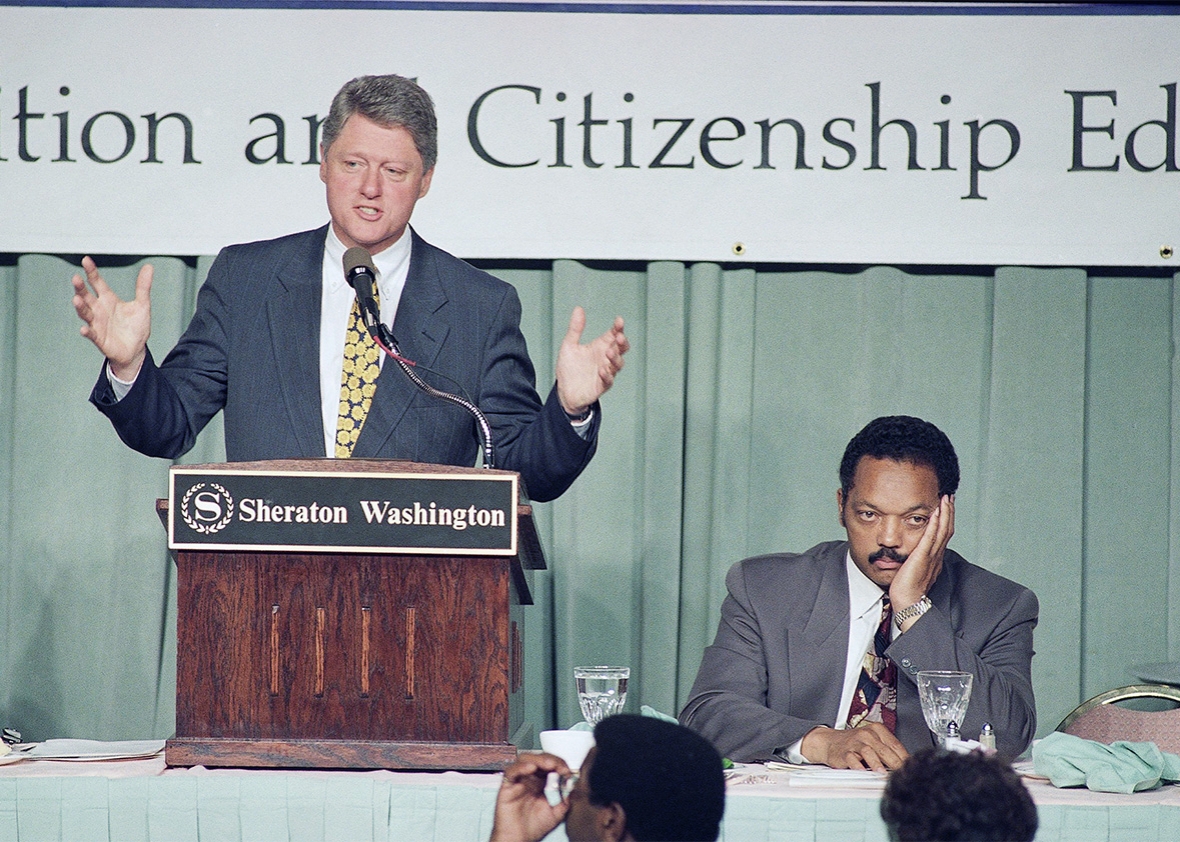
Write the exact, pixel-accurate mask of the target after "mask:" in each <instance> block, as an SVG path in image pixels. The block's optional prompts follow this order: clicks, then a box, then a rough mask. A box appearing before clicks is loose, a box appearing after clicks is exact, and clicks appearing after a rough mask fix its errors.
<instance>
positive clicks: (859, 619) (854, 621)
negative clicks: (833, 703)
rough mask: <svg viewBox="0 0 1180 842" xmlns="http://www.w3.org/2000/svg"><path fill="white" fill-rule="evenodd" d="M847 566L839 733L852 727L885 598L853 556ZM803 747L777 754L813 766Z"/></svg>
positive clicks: (891, 630)
mask: <svg viewBox="0 0 1180 842" xmlns="http://www.w3.org/2000/svg"><path fill="white" fill-rule="evenodd" d="M844 564H845V567H846V568H847V570H848V658H847V661H846V662H845V664H844V692H843V693H841V695H840V707H839V709H838V710H837V711H836V721H835V722H833V723H832V727H833V728H837V729H843V728H844V727H845V726H847V724H848V711H849V709H850V708H851V707H852V697H853V696H854V695H855V694H856V685H857V684H858V683H859V682H860V670H861V667H862V666H863V664H864V657H865V653H866V652H868V651H869V647H870V646H872V645H873V638H874V636H875V635H876V634H877V627H878V626H880V625H881V600H882V598H884V596H885V592H884V591H882V590H881V586H880V585H878V584H876V583H875V582H873V581H872V580H871V579H870V578H869V577H868V576H866V575H865V574H864V573H862V572H861V571H860V568H859V567H857V566H856V564H855V563H854V562H853V561H852V553H851V552H849V553H848V554H846V555H845V557H844ZM895 632H896V626H894V624H893V623H890V624H889V639H890V640H892V639H893V635H894V633H895ZM802 744H803V740H798V741H796V742H795V743H793V744H792V745H790V746H788V747H787V748H786V749H780V750H779V751H778V752H777V753H778V755H779V756H780V757H784V758H786V759H787V760H788V761H790V762H791V763H810V762H811V761H809V760H808V759H807V758H805V757H804V756H803V754H802V753H801V752H800V751H799V747H800V746H801V745H802Z"/></svg>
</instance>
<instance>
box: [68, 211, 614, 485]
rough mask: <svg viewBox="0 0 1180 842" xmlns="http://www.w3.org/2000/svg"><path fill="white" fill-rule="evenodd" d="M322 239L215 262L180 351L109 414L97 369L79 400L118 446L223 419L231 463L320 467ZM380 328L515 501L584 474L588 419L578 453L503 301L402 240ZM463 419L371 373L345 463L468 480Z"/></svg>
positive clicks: (471, 454)
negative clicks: (507, 474) (390, 311)
mask: <svg viewBox="0 0 1180 842" xmlns="http://www.w3.org/2000/svg"><path fill="white" fill-rule="evenodd" d="M326 236H327V227H326V226H325V227H323V228H319V229H316V230H314V231H305V232H303V233H300V234H292V235H290V236H287V237H281V238H279V239H277V240H268V241H265V242H257V243H248V244H245V245H236V246H230V247H228V248H226V249H223V250H222V252H221V253H220V254H219V255H218V256H217V259H216V260H215V261H214V263H213V266H212V267H211V268H210V270H209V276H208V278H207V279H206V281H205V283H204V285H203V286H202V287H201V291H200V293H199V295H198V297H197V309H196V313H195V315H194V316H193V319H192V322H191V323H190V324H189V327H188V329H187V330H186V331H185V333H184V335H183V336H182V337H181V339H180V342H179V343H177V345H176V347H175V348H174V349H173V350H172V351H171V353H169V354H168V356H167V358H166V359H165V360H164V362H163V363H161V364H160V365H159V366H158V367H157V366H156V364H155V363H154V361H153V359H152V357H151V355H150V353H149V356H148V360H147V362H146V363H145V364H144V367H143V369H142V370H141V372H140V374H139V376H138V378H137V379H136V381H135V385H134V386H133V387H132V389H131V391H130V392H129V393H128V394H127V395H126V396H125V397H124V398H123V400H121V401H118V402H116V401H115V400H114V394H113V392H112V390H111V388H110V384H109V383H108V381H107V377H106V373H105V370H104V372H103V373H102V374H100V376H99V379H98V383H97V384H96V385H95V388H94V391H93V393H92V395H91V401H93V402H94V404H95V405H96V406H97V407H98V408H99V409H100V410H101V411H102V412H103V413H104V414H106V415H107V417H108V418H110V420H111V423H112V424H113V425H114V427H115V429H116V430H117V431H118V433H119V437H120V438H122V439H123V441H124V442H126V443H127V444H128V445H129V446H130V447H132V448H134V449H135V450H138V451H140V452H141V453H145V454H147V455H148V456H161V457H164V458H175V457H177V456H180V455H181V454H183V453H185V452H187V451H188V450H189V449H190V448H191V447H192V446H193V443H194V441H195V440H196V437H197V434H198V433H199V432H200V431H201V430H202V429H203V428H204V426H205V424H206V423H207V422H208V421H209V419H210V418H212V417H213V416H214V415H215V414H216V413H217V412H218V411H220V410H224V412H225V447H226V457H227V458H228V459H229V460H230V461H231V462H240V461H254V460H260V459H281V458H288V457H317V456H324V455H325V453H324V433H323V421H322V420H321V414H320V405H321V404H320V374H319V355H320V340H319V336H320V290H321V286H322V283H323V279H322V274H323V271H322V265H323V250H324V241H325V237H326ZM412 236H413V238H414V239H413V250H412V253H411V258H410V268H409V274H408V276H407V278H406V285H405V289H404V291H403V293H402V297H401V301H400V303H399V305H398V309H397V317H396V319H395V321H394V325H393V333H394V336H395V337H396V339H397V341H398V343H399V345H400V347H401V351H402V354H403V356H405V357H406V358H408V359H410V360H413V361H415V362H417V363H418V364H419V367H418V369H417V370H418V372H419V374H421V375H422V377H423V378H424V379H426V380H427V381H428V382H431V383H432V385H434V386H436V387H437V388H439V389H442V390H443V391H448V392H455V391H457V390H456V388H455V386H454V384H452V383H449V382H448V381H446V380H442V379H439V378H434V377H432V376H431V375H430V374H429V373H427V372H425V371H423V369H424V368H429V369H433V370H435V371H438V372H441V373H443V374H445V375H446V376H447V377H449V378H453V379H454V380H455V381H457V382H458V383H459V384H460V385H461V386H462V388H463V389H464V390H465V391H466V393H467V395H468V396H470V398H471V399H472V400H473V401H474V403H475V404H476V405H477V406H479V407H480V408H481V409H482V410H483V411H484V413H485V414H486V415H487V416H488V421H489V423H490V425H491V427H492V436H493V441H494V443H495V446H496V467H497V468H505V469H508V470H514V471H519V472H520V473H521V474H522V476H523V478H524V481H525V485H526V487H527V490H528V493H529V496H530V497H531V498H532V499H534V500H539V501H544V500H551V499H553V498H554V497H557V496H558V495H559V494H561V493H562V492H564V491H565V490H566V489H567V488H568V487H569V485H570V483H572V482H573V481H574V479H575V478H576V477H577V476H578V474H579V473H581V471H582V469H583V468H584V467H585V466H586V465H587V464H588V463H589V461H590V458H591V456H593V454H594V449H595V445H596V441H597V425H598V419H599V418H600V417H601V410H600V408H599V407H597V406H596V408H595V409H596V411H595V413H594V414H595V419H596V420H595V421H594V422H592V423H593V424H594V428H593V429H592V430H591V431H590V435H589V436H588V438H587V439H586V440H583V439H582V438H581V437H580V436H578V434H577V433H576V432H575V431H574V430H573V428H572V427H571V425H570V423H569V420H568V419H567V418H566V416H565V413H564V412H563V411H562V408H561V404H560V402H559V401H558V400H557V396H556V390H553V391H552V392H551V393H550V395H549V399H548V400H547V401H546V402H545V404H542V403H541V400H540V398H539V397H538V395H537V392H536V386H535V374H534V371H533V365H532V362H531V361H530V360H529V356H528V350H527V348H526V347H525V340H524V336H523V335H522V334H521V332H520V314H521V307H520V299H519V297H518V296H517V294H516V290H515V289H514V288H513V287H512V286H511V285H509V284H507V283H504V282H503V281H500V280H498V279H496V278H493V277H492V276H491V275H489V274H487V273H486V272H481V271H479V270H478V269H475V268H474V267H472V266H470V265H468V264H467V263H464V262H463V261H461V260H459V259H458V258H455V257H453V256H451V255H449V254H447V253H446V252H444V251H442V250H440V249H437V248H435V247H434V246H431V245H429V244H428V243H426V242H425V241H424V240H422V239H421V238H420V237H418V235H417V234H412ZM477 436H478V434H477V431H476V427H475V424H474V423H473V421H472V419H471V416H470V415H468V414H467V413H466V412H465V411H464V410H463V409H462V408H460V407H457V406H454V405H453V404H451V403H449V402H447V401H443V400H440V399H438V398H433V397H430V396H429V395H426V394H423V393H422V392H419V391H418V390H417V389H415V388H414V386H413V385H412V384H411V383H410V382H409V381H408V380H407V378H406V377H405V374H404V373H403V372H402V371H400V370H399V369H398V367H397V366H395V365H392V364H387V365H385V366H383V367H382V371H381V376H380V378H379V379H378V381H377V391H376V393H375V395H374V396H373V402H372V405H371V408H370V410H369V416H368V418H367V419H366V421H365V426H364V429H363V430H362V432H361V436H360V439H359V440H358V441H357V444H356V448H355V451H354V454H353V455H354V456H356V457H358V458H360V457H371V458H383V459H408V460H414V461H418V462H433V463H440V464H455V465H472V464H474V462H475V458H476V455H477V453H478V451H479V440H478V437H477Z"/></svg>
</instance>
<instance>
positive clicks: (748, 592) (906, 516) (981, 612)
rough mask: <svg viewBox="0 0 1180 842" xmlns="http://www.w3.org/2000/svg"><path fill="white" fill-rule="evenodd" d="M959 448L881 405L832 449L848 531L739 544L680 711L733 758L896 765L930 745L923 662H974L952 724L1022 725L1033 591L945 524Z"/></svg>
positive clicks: (1001, 739)
mask: <svg viewBox="0 0 1180 842" xmlns="http://www.w3.org/2000/svg"><path fill="white" fill-rule="evenodd" d="M958 485H959V462H958V458H957V457H956V456H955V451H954V448H953V447H952V445H951V443H950V440H949V439H947V437H946V435H945V434H944V433H943V432H942V431H941V430H939V429H938V428H937V427H935V426H934V425H933V424H930V423H929V422H926V421H923V420H921V419H918V418H911V417H908V416H891V417H886V418H878V419H876V420H875V421H872V422H870V423H869V424H868V425H867V426H866V427H865V428H864V429H863V430H861V431H860V432H859V433H857V435H856V436H855V437H853V439H852V441H850V442H849V443H848V447H847V449H846V450H845V451H844V458H843V460H842V461H841V463H840V489H839V491H837V492H836V504H837V507H838V512H839V517H840V524H841V525H842V526H843V527H844V529H845V531H846V532H847V535H848V539H847V540H846V541H832V542H828V543H824V544H819V545H817V546H815V547H812V548H811V549H810V550H808V551H807V552H805V553H800V554H794V553H782V554H775V555H766V556H759V557H756V558H748V559H746V560H744V561H741V562H738V563H737V564H735V565H734V566H733V567H732V568H731V569H730V571H729V574H728V576H727V578H726V585H727V586H728V589H729V595H728V596H727V597H726V599H725V602H724V604H723V605H722V607H721V622H720V625H719V626H718V629H717V636H716V638H715V639H714V641H713V645H712V646H710V647H708V648H707V649H706V650H705V654H704V657H703V659H702V661H701V667H700V671H699V672H698V673H697V678H696V683H695V684H694V685H693V688H692V692H691V694H690V696H689V699H688V703H687V704H686V705H685V706H684V710H683V711H681V713H680V721H681V722H682V723H683V724H685V725H687V726H688V727H690V728H693V729H694V730H696V731H698V732H700V733H701V734H703V735H704V736H705V737H708V738H709V739H710V740H712V741H713V744H714V745H716V746H717V748H718V750H719V751H720V752H721V753H722V754H724V755H726V756H728V757H730V758H732V759H734V760H738V761H759V760H768V759H771V758H780V759H785V760H789V761H792V762H798V763H803V762H809V763H821V764H827V765H828V766H833V767H836V768H841V769H845V768H846V769H874V770H878V771H881V770H885V769H897V768H899V767H900V766H901V764H902V763H903V762H904V761H905V759H906V757H907V756H909V754H910V753H911V752H916V751H918V750H920V749H922V748H928V747H930V746H931V745H932V739H933V736H932V734H931V733H930V731H929V730H928V729H927V727H926V722H925V720H924V719H923V717H922V709H921V705H920V703H919V701H918V688H917V684H916V678H915V677H916V675H917V673H918V672H919V671H920V670H959V671H964V672H969V673H971V674H972V675H973V676H974V678H973V687H972V691H971V701H970V705H969V706H968V708H967V713H966V715H965V717H964V719H963V722H960V723H958V724H959V726H960V734H961V736H962V738H964V739H967V738H971V739H974V738H976V737H978V735H979V733H980V730H981V729H982V727H983V725H984V724H985V723H989V724H990V725H991V726H992V728H993V729H994V731H995V735H996V746H997V748H998V750H999V751H1000V752H1001V753H1003V754H1006V755H1009V756H1012V757H1015V756H1016V755H1018V754H1020V753H1021V752H1023V751H1024V749H1025V748H1027V747H1028V745H1029V743H1030V742H1031V741H1032V738H1033V732H1034V731H1035V729H1036V707H1035V704H1034V701H1033V690H1032V677H1031V667H1032V656H1033V628H1034V627H1035V626H1036V623H1037V610H1038V606H1037V598H1036V596H1035V595H1034V594H1033V593H1032V591H1030V590H1028V589H1027V588H1025V587H1022V586H1021V585H1018V584H1016V583H1015V582H1012V581H1009V580H1008V579H1004V578H1002V577H1000V576H997V575H996V574H994V573H990V572H988V571H986V570H984V569H982V568H980V567H977V566H975V565H974V564H970V563H968V562H967V561H965V560H964V559H963V558H962V557H961V556H959V555H958V554H957V553H955V552H954V551H953V550H949V549H947V543H948V542H949V541H950V539H951V535H952V534H953V533H954V518H955V505H954V493H955V490H956V489H957V488H958Z"/></svg>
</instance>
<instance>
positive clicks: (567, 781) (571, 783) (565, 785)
mask: <svg viewBox="0 0 1180 842" xmlns="http://www.w3.org/2000/svg"><path fill="white" fill-rule="evenodd" d="M580 777H581V775H579V774H578V773H577V772H574V773H572V774H571V775H570V776H569V777H568V778H561V779H559V780H558V782H557V791H558V792H560V793H561V800H562V801H569V800H570V793H571V792H573V791H574V787H575V786H577V785H578V779H579V778H580Z"/></svg>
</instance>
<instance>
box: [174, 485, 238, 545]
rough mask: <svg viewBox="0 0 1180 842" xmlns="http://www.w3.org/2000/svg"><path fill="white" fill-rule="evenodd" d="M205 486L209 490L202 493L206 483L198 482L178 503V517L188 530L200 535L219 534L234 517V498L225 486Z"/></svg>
mask: <svg viewBox="0 0 1180 842" xmlns="http://www.w3.org/2000/svg"><path fill="white" fill-rule="evenodd" d="M207 484H208V486H209V490H208V491H202V489H203V488H205V486H206V483H203V482H198V483H197V484H196V485H194V486H193V487H192V488H190V489H189V490H188V492H187V493H185V495H184V497H183V498H182V499H181V501H180V515H181V517H183V518H184V522H185V523H186V524H188V527H189V529H191V530H193V531H194V532H199V533H201V534H202V535H212V534H214V533H215V532H220V531H221V530H222V529H225V527H226V526H227V525H228V524H229V522H230V521H231V520H233V516H234V498H233V496H232V495H231V494H230V493H229V492H228V491H227V490H226V489H225V486H222V485H218V484H217V483H215V482H211V483H207Z"/></svg>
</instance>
